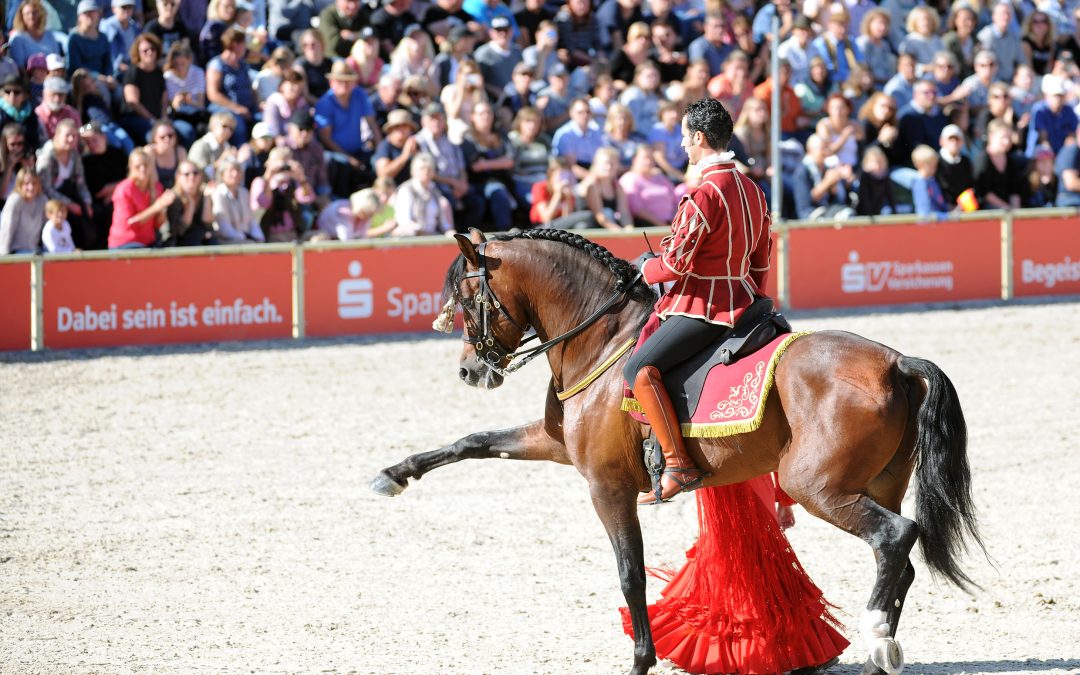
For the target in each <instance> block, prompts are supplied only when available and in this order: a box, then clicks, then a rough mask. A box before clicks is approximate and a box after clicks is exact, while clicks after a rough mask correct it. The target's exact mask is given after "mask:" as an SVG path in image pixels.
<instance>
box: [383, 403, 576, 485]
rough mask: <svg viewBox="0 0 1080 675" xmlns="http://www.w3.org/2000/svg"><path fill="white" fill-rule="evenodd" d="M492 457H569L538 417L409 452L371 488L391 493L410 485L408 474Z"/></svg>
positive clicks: (564, 459) (412, 475)
mask: <svg viewBox="0 0 1080 675" xmlns="http://www.w3.org/2000/svg"><path fill="white" fill-rule="evenodd" d="M491 458H501V459H533V460H547V461H552V462H563V463H566V462H568V461H569V460H568V459H567V456H566V448H565V446H563V444H562V441H561V440H559V439H556V438H554V437H553V436H552V435H551V434H549V433H548V431H547V428H546V424H545V421H544V420H537V421H535V422H530V423H528V424H524V425H522V426H520V427H514V428H513V429H502V430H499V431H479V432H477V433H474V434H469V435H468V436H465V437H464V438H459V439H458V440H456V441H454V442H453V443H451V444H450V445H448V446H446V447H443V448H439V449H438V450H432V451H431V452H421V453H419V454H416V455H410V456H409V457H406V458H405V459H404V460H402V461H401V462H399V463H397V464H395V465H393V466H390V467H387V468H385V469H383V470H382V471H380V472H379V473H378V475H377V476H375V478H374V480H372V481H371V489H372V490H374V491H375V492H377V493H378V494H380V495H383V496H386V497H393V496H395V495H398V494H401V493H402V492H403V491H404V490H405V488H407V487H408V486H409V479H410V478H413V479H419V478H420V477H421V476H423V475H424V474H425V473H427V472H428V471H431V470H432V469H437V468H439V467H440V466H446V465H447V464H453V463H454V462H460V461H461V460H463V459H491Z"/></svg>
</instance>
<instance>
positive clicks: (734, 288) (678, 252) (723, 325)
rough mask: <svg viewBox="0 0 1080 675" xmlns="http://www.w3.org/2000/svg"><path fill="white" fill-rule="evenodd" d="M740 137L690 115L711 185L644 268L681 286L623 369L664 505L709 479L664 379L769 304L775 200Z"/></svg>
mask: <svg viewBox="0 0 1080 675" xmlns="http://www.w3.org/2000/svg"><path fill="white" fill-rule="evenodd" d="M731 134H732V122H731V115H730V114H729V113H728V111H727V109H725V108H724V106H723V104H721V103H720V102H719V101H717V100H715V99H711V98H703V99H701V100H699V101H695V102H694V103H691V104H690V105H688V106H687V108H686V115H685V116H684V117H683V121H682V147H683V148H684V149H685V150H686V154H687V155H688V156H689V158H690V163H691V164H696V165H697V168H698V170H699V171H700V172H701V185H700V186H698V187H697V188H694V189H693V190H691V191H690V192H689V193H688V194H687V195H686V196H685V197H683V198H682V201H681V202H680V203H679V209H678V212H677V213H676V214H675V219H674V220H673V221H672V223H671V234H670V235H668V236H667V237H665V238H664V241H663V243H662V248H663V250H662V251H661V254H660V255H659V256H654V257H650V258H648V259H646V260H645V262H644V263H643V264H642V266H641V272H642V275H643V276H644V278H645V281H646V282H647V283H649V284H657V283H665V282H674V283H673V284H672V285H671V286H670V288H669V290H668V291H667V292H665V293H664V294H663V296H662V297H661V298H660V301H659V302H657V303H656V306H655V307H654V309H653V311H654V316H653V317H652V319H650V321H649V324H650V325H654V324H655V323H656V321H657V319H659V324H660V325H659V327H658V328H657V329H656V331H655V332H653V333H652V334H651V335H650V336H649V337H648V338H647V339H646V340H645V341H644V342H643V343H642V344H641V346H640V347H639V348H638V350H637V351H636V352H635V353H634V354H633V355H632V356H631V357H630V360H629V361H628V362H627V364H626V367H625V368H624V369H623V376H624V377H625V378H626V381H627V382H628V383H631V385H632V387H633V390H634V397H635V398H636V399H637V401H638V403H639V404H640V405H641V409H642V411H643V412H644V413H645V417H646V419H648V421H649V424H651V425H652V428H653V431H654V433H655V434H656V437H657V440H659V441H660V445H661V447H662V449H663V452H664V461H665V468H664V472H663V475H662V476H661V479H660V488H661V489H660V495H659V498H660V500H665V499H669V498H671V497H673V496H674V495H676V494H678V493H679V492H680V491H682V490H692V489H694V488H697V487H700V485H701V479H702V478H703V477H704V476H703V474H702V472H701V470H700V469H698V468H697V466H696V465H695V464H694V462H693V460H691V459H690V456H689V455H688V454H687V452H686V445H685V443H684V442H683V437H682V430H681V428H680V426H679V419H678V417H677V415H676V413H675V409H674V408H673V407H672V404H671V399H670V397H669V396H668V393H667V390H666V389H665V388H664V382H663V379H662V376H663V374H664V373H666V372H669V371H670V370H671V369H672V367H674V366H675V365H677V364H679V363H681V362H682V361H685V360H686V359H689V358H690V357H692V356H694V355H695V354H696V353H698V352H699V351H700V350H702V349H704V348H705V347H706V346H707V345H709V344H710V343H712V342H714V341H715V340H717V339H718V338H720V337H721V336H723V335H724V334H725V333H726V332H728V331H730V330H731V328H732V326H733V325H734V324H735V322H736V321H737V320H738V318H739V317H740V316H741V315H742V313H743V312H744V311H745V310H746V308H747V307H749V306H750V304H751V303H752V302H753V301H754V299H755V298H756V297H760V296H762V295H764V291H765V280H766V277H767V275H768V273H769V253H770V243H771V240H770V237H769V226H770V223H771V219H770V217H769V209H768V205H767V204H766V200H765V194H764V193H763V192H762V191H761V188H759V187H758V186H757V185H756V184H755V183H754V181H753V180H752V179H751V178H749V177H748V176H745V175H743V174H742V173H740V172H739V171H738V170H737V169H736V168H735V163H734V162H733V161H732V157H733V154H732V153H731V152H727V146H728V142H729V141H730V140H731ZM650 325H647V326H646V330H648V329H649V328H650ZM638 503H641V504H652V503H658V500H657V496H656V495H655V493H649V494H646V495H642V497H641V498H640V499H639V500H638Z"/></svg>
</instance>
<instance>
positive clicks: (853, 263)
mask: <svg viewBox="0 0 1080 675" xmlns="http://www.w3.org/2000/svg"><path fill="white" fill-rule="evenodd" d="M927 288H936V289H944V290H946V291H951V290H952V288H953V263H952V261H951V260H934V261H923V260H913V261H901V260H870V261H861V260H860V259H859V252H858V251H852V252H851V253H849V254H848V262H846V263H844V264H843V265H842V266H841V268H840V290H841V291H843V292H844V293H880V292H881V291H886V290H888V291H914V290H922V289H927Z"/></svg>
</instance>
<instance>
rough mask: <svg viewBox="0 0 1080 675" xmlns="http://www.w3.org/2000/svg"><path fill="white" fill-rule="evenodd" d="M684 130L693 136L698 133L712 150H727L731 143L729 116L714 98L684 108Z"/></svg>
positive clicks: (695, 102) (722, 105)
mask: <svg viewBox="0 0 1080 675" xmlns="http://www.w3.org/2000/svg"><path fill="white" fill-rule="evenodd" d="M685 119H686V128H687V130H688V131H689V132H690V133H691V134H693V133H694V132H695V131H700V132H701V133H703V134H705V141H706V142H707V143H708V144H709V147H710V148H712V149H713V150H717V151H720V150H727V146H728V143H729V142H731V133H732V131H731V130H732V127H733V126H734V125H733V124H732V122H731V114H730V113H729V112H728V111H727V108H725V107H724V104H723V103H721V102H720V101H717V100H716V99H715V98H703V99H701V100H698V101H694V102H693V103H691V104H690V105H688V106H686V117H685Z"/></svg>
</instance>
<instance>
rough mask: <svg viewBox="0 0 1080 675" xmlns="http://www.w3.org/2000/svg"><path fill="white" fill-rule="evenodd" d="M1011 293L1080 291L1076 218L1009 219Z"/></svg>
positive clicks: (1079, 223) (1079, 241)
mask: <svg viewBox="0 0 1080 675" xmlns="http://www.w3.org/2000/svg"><path fill="white" fill-rule="evenodd" d="M1012 274H1013V294H1014V295H1015V296H1016V297H1026V296H1035V295H1068V294H1073V293H1080V218H1076V217H1071V218H1040V219H1038V220H1035V219H1032V220H1025V219H1023V218H1017V219H1016V220H1015V221H1014V222H1013V269H1012Z"/></svg>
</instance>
